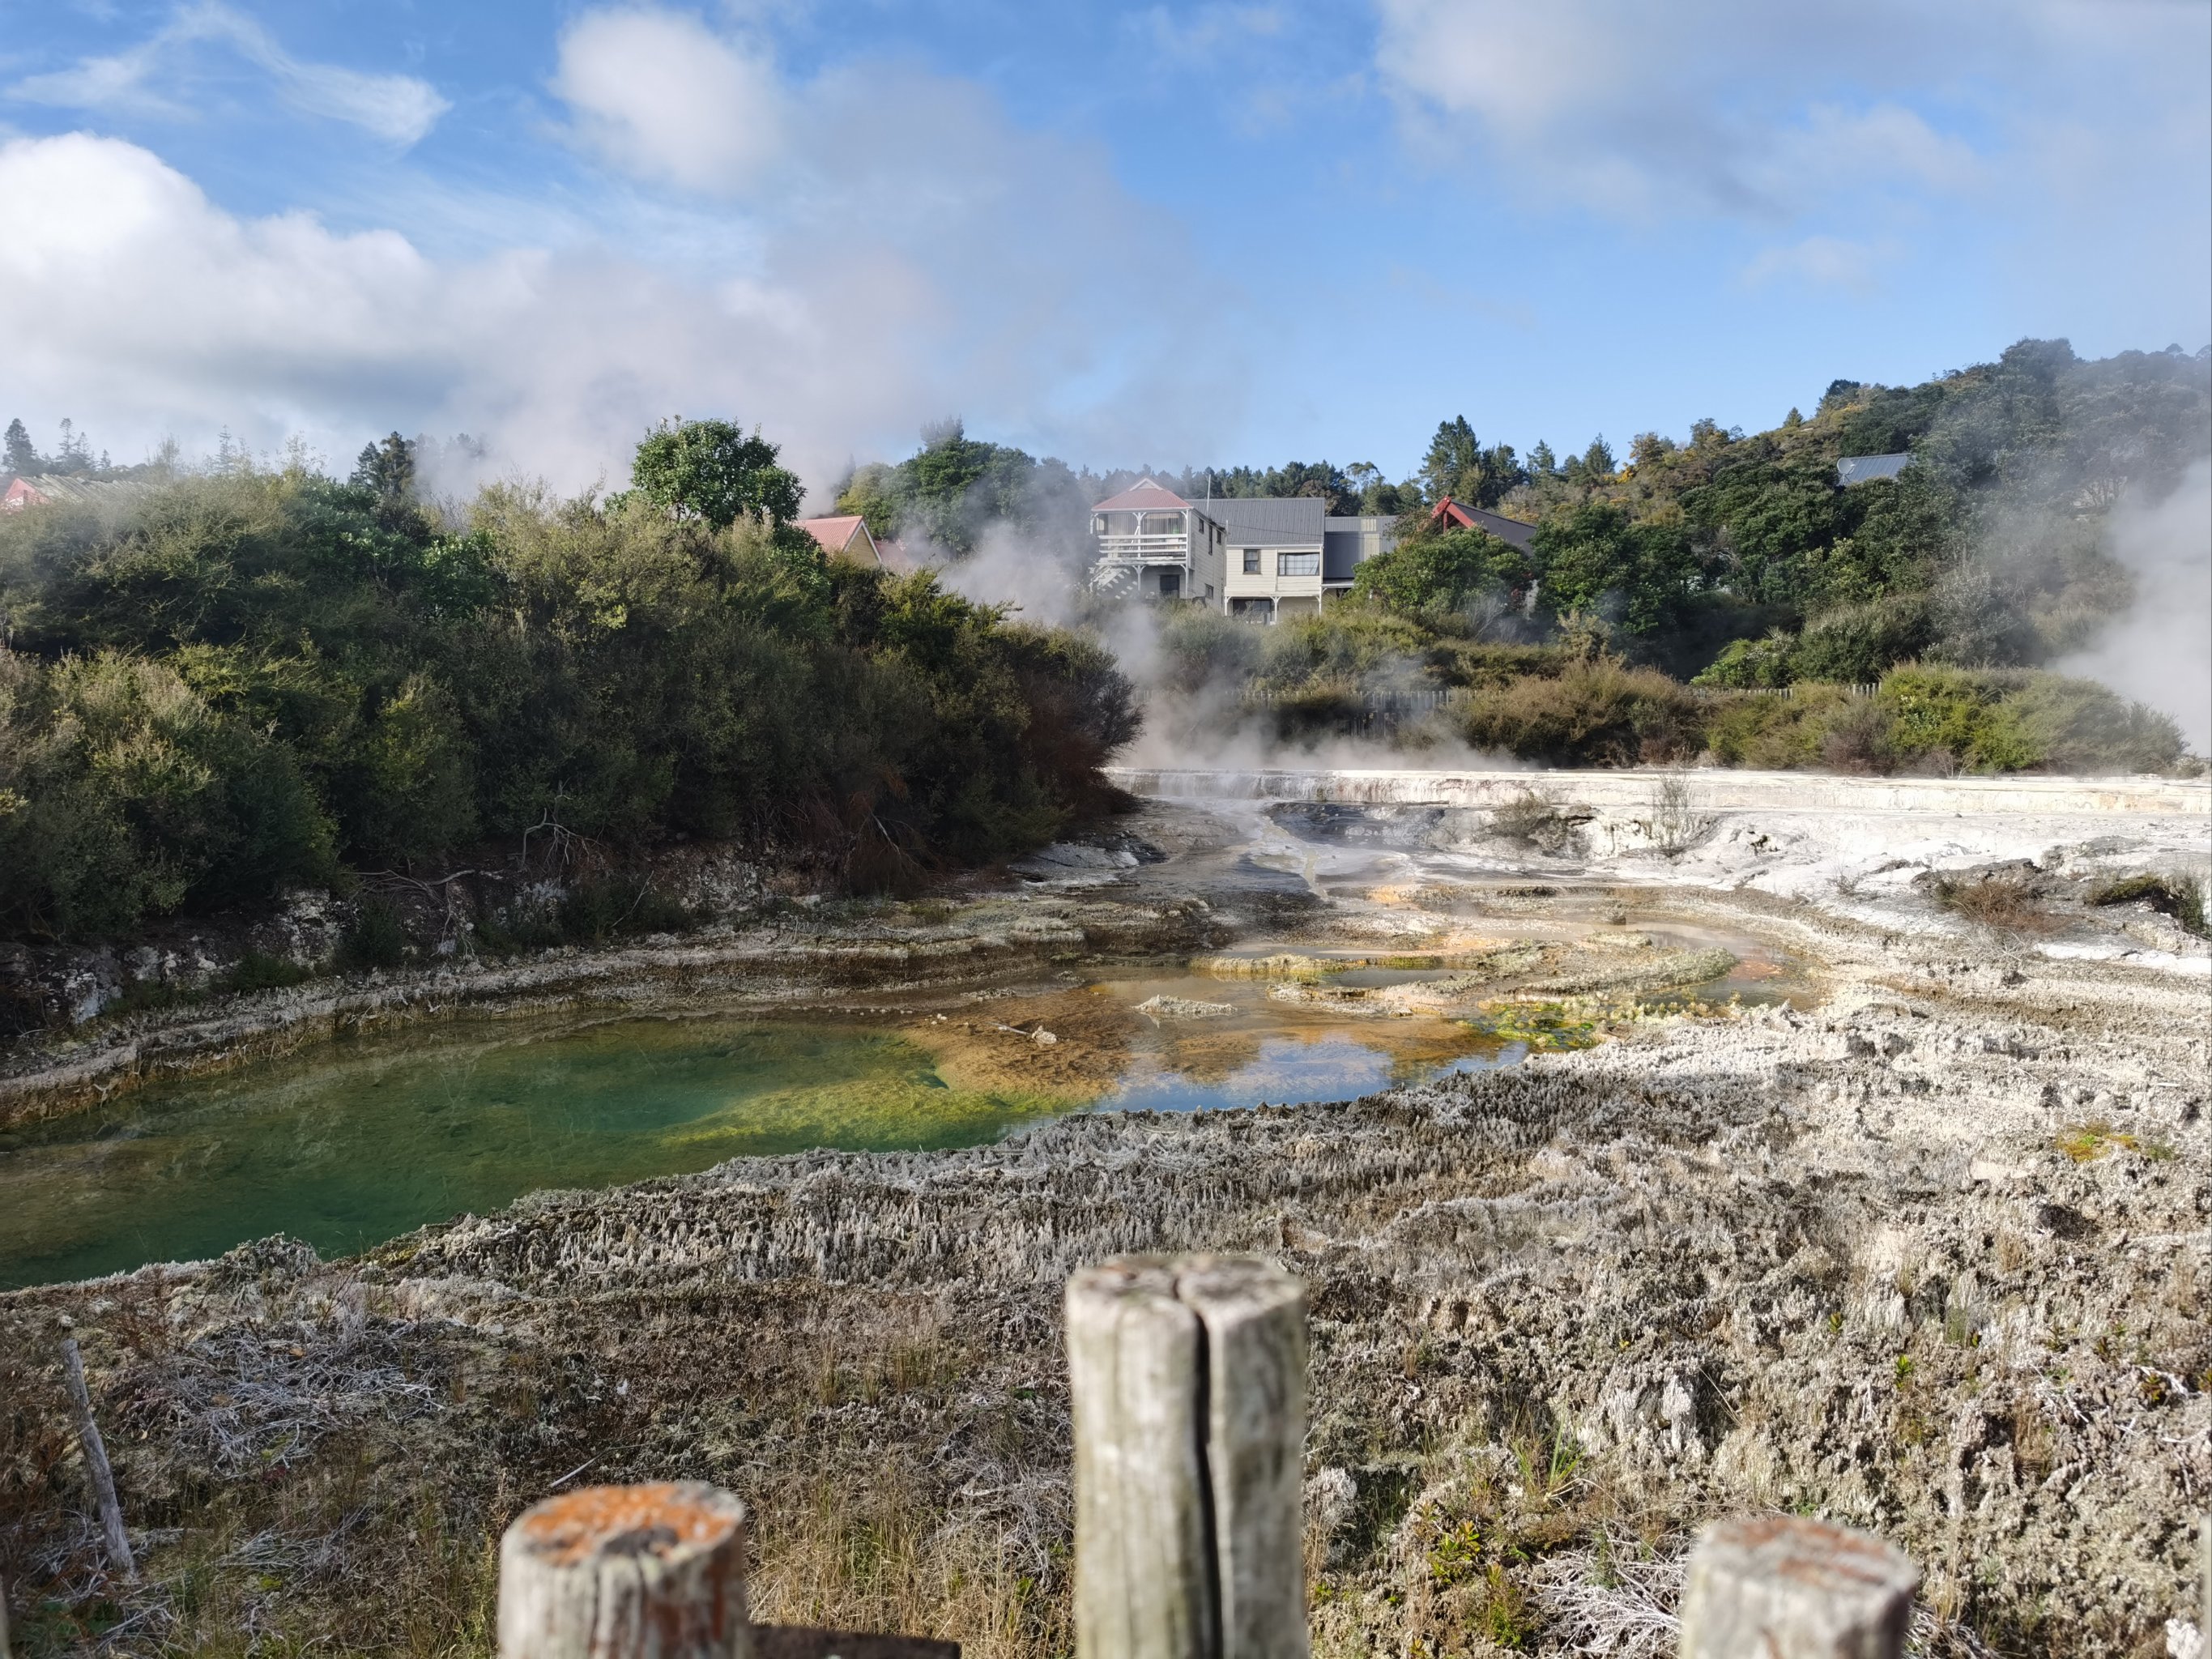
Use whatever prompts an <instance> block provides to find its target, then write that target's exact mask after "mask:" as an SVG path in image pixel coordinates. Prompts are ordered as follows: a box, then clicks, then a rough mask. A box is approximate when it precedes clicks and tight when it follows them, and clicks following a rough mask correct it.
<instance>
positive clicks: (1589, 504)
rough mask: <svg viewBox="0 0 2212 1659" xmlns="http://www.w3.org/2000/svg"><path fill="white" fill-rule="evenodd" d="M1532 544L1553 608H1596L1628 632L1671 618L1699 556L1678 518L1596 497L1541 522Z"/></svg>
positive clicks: (1692, 581) (1653, 627)
mask: <svg viewBox="0 0 2212 1659" xmlns="http://www.w3.org/2000/svg"><path fill="white" fill-rule="evenodd" d="M1592 447H1595V446H1592ZM1588 464H1589V463H1588V458H1587V457H1585V458H1584V465H1588ZM1534 549H1535V552H1536V556H1537V559H1538V562H1539V565H1540V568H1541V570H1542V573H1543V582H1544V598H1545V599H1546V600H1547V602H1548V603H1549V604H1550V605H1551V607H1552V608H1553V610H1554V611H1559V612H1561V613H1565V612H1566V611H1597V612H1599V613H1600V614H1601V615H1603V616H1604V617H1606V618H1607V620H1608V621H1611V622H1613V623H1615V624H1616V625H1617V626H1618V627H1620V629H1623V630H1624V631H1625V632H1627V633H1631V634H1650V633H1652V632H1654V631H1656V629H1660V628H1662V627H1663V626H1665V625H1666V624H1668V623H1672V622H1674V621H1675V620H1677V619H1678V618H1679V617H1680V614H1681V607H1682V602H1683V601H1684V600H1685V599H1687V598H1688V597H1689V594H1690V590H1691V589H1692V586H1695V584H1696V581H1697V578H1698V562H1697V556H1696V555H1695V553H1694V552H1693V551H1692V549H1691V546H1690V540H1689V538H1688V537H1687V536H1686V535H1685V534H1684V533H1683V532H1682V529H1681V527H1680V526H1679V525H1674V524H1665V523H1656V524H1650V523H1647V524H1637V523H1634V522H1632V520H1630V519H1629V516H1628V515H1627V514H1626V513H1624V512H1622V511H1621V510H1620V508H1619V507H1611V506H1608V505H1607V504H1606V503H1604V502H1601V501H1586V502H1584V503H1583V505H1582V506H1580V507H1577V508H1576V509H1575V510H1574V512H1573V513H1570V514H1569V515H1568V516H1567V517H1566V518H1565V519H1564V520H1553V522H1552V523H1549V524H1547V525H1546V526H1544V527H1543V528H1542V529H1541V530H1539V531H1538V532H1536V538H1535V542H1534Z"/></svg>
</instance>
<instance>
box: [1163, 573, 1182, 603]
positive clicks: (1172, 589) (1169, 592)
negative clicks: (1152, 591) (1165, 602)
mask: <svg viewBox="0 0 2212 1659" xmlns="http://www.w3.org/2000/svg"><path fill="white" fill-rule="evenodd" d="M1181 596H1182V571H1180V570H1163V571H1161V572H1160V597H1161V598H1162V599H1177V598H1180V597H1181Z"/></svg>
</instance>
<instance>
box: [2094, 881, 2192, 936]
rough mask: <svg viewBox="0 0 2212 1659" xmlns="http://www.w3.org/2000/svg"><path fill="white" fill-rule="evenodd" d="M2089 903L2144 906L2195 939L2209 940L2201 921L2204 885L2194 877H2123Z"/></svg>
mask: <svg viewBox="0 0 2212 1659" xmlns="http://www.w3.org/2000/svg"><path fill="white" fill-rule="evenodd" d="M2089 902H2090V903H2092V904H2098V905H2105V904H2134V903H2138V902H2140V903H2144V904H2148V905H2149V906H2150V908H2152V909H2154V910H2156V911H2158V912H2160V914H2161V915H2169V916H2172V918H2173V919H2174V920H2175V921H2178V922H2179V923H2180V924H2181V925H2182V927H2184V928H2185V930H2187V931H2188V932H2190V933H2194V934H2196V935H2197V938H2199V939H2207V938H2212V930H2208V928H2207V926H2206V923H2205V920H2204V884H2203V882H2202V881H2200V880H2199V879H2197V878H2196V877H2194V876H2151V875H2143V876H2124V877H2122V878H2120V879H2119V880H2118V881H2115V882H2108V883H2106V884H2105V885H2104V886H2102V887H2100V888H2099V889H2097V890H2096V891H2095V892H2093V893H2092V894H2090V895H2089Z"/></svg>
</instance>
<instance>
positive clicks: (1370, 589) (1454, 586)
mask: <svg viewBox="0 0 2212 1659" xmlns="http://www.w3.org/2000/svg"><path fill="white" fill-rule="evenodd" d="M1532 574H1533V573H1532V572H1531V570H1530V568H1529V563H1528V556H1526V555H1525V554H1523V553H1522V551H1521V550H1519V549H1518V548H1516V547H1514V546H1512V545H1511V544H1510V543H1507V542H1504V541H1500V540H1499V539H1498V538H1497V537H1495V536H1492V535H1489V534H1486V532H1482V531H1480V530H1469V529H1463V528H1462V529H1457V530H1447V531H1444V532H1442V533H1441V534H1437V535H1418V536H1409V537H1407V538H1406V539H1405V540H1404V541H1402V542H1401V543H1399V544H1398V545H1397V546H1395V547H1394V548H1392V549H1391V550H1389V552H1387V553H1382V554H1378V555H1376V556H1375V557H1374V558H1371V559H1368V560H1365V561H1364V562H1362V563H1361V564H1360V566H1359V568H1358V573H1357V574H1355V575H1354V576H1353V578H1352V592H1354V593H1356V594H1359V595H1361V596H1363V597H1365V598H1370V599H1378V600H1380V601H1381V602H1382V603H1383V604H1384V605H1388V606H1389V608H1390V609H1391V610H1393V611H1399V612H1401V614H1404V615H1407V616H1420V615H1423V614H1426V615H1430V616H1449V615H1452V614H1454V613H1456V612H1459V611H1464V610H1466V609H1467V607H1468V605H1469V604H1470V603H1471V602H1472V601H1474V600H1476V599H1481V598H1483V597H1485V596H1486V595H1487V596H1492V597H1495V598H1497V599H1502V600H1504V601H1505V602H1506V603H1507V604H1509V605H1519V604H1520V603H1521V601H1522V598H1523V596H1524V595H1525V594H1526V593H1527V592H1528V583H1529V580H1530V578H1531V575H1532Z"/></svg>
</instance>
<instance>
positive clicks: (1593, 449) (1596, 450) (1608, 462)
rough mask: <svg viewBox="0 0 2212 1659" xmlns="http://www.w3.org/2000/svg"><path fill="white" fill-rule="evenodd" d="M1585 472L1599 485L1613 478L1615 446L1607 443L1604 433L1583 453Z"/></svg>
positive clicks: (1593, 440)
mask: <svg viewBox="0 0 2212 1659" xmlns="http://www.w3.org/2000/svg"><path fill="white" fill-rule="evenodd" d="M1583 471H1585V472H1587V473H1589V475H1590V477H1591V478H1592V479H1593V480H1595V481H1596V482H1599V483H1602V482H1604V481H1605V480H1606V479H1607V478H1610V477H1613V446H1612V445H1611V444H1609V443H1607V442H1606V441H1605V434H1604V433H1602V432H1601V433H1599V434H1598V435H1597V436H1596V437H1595V438H1592V439H1591V440H1590V442H1589V448H1588V449H1585V450H1584V451H1583Z"/></svg>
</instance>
